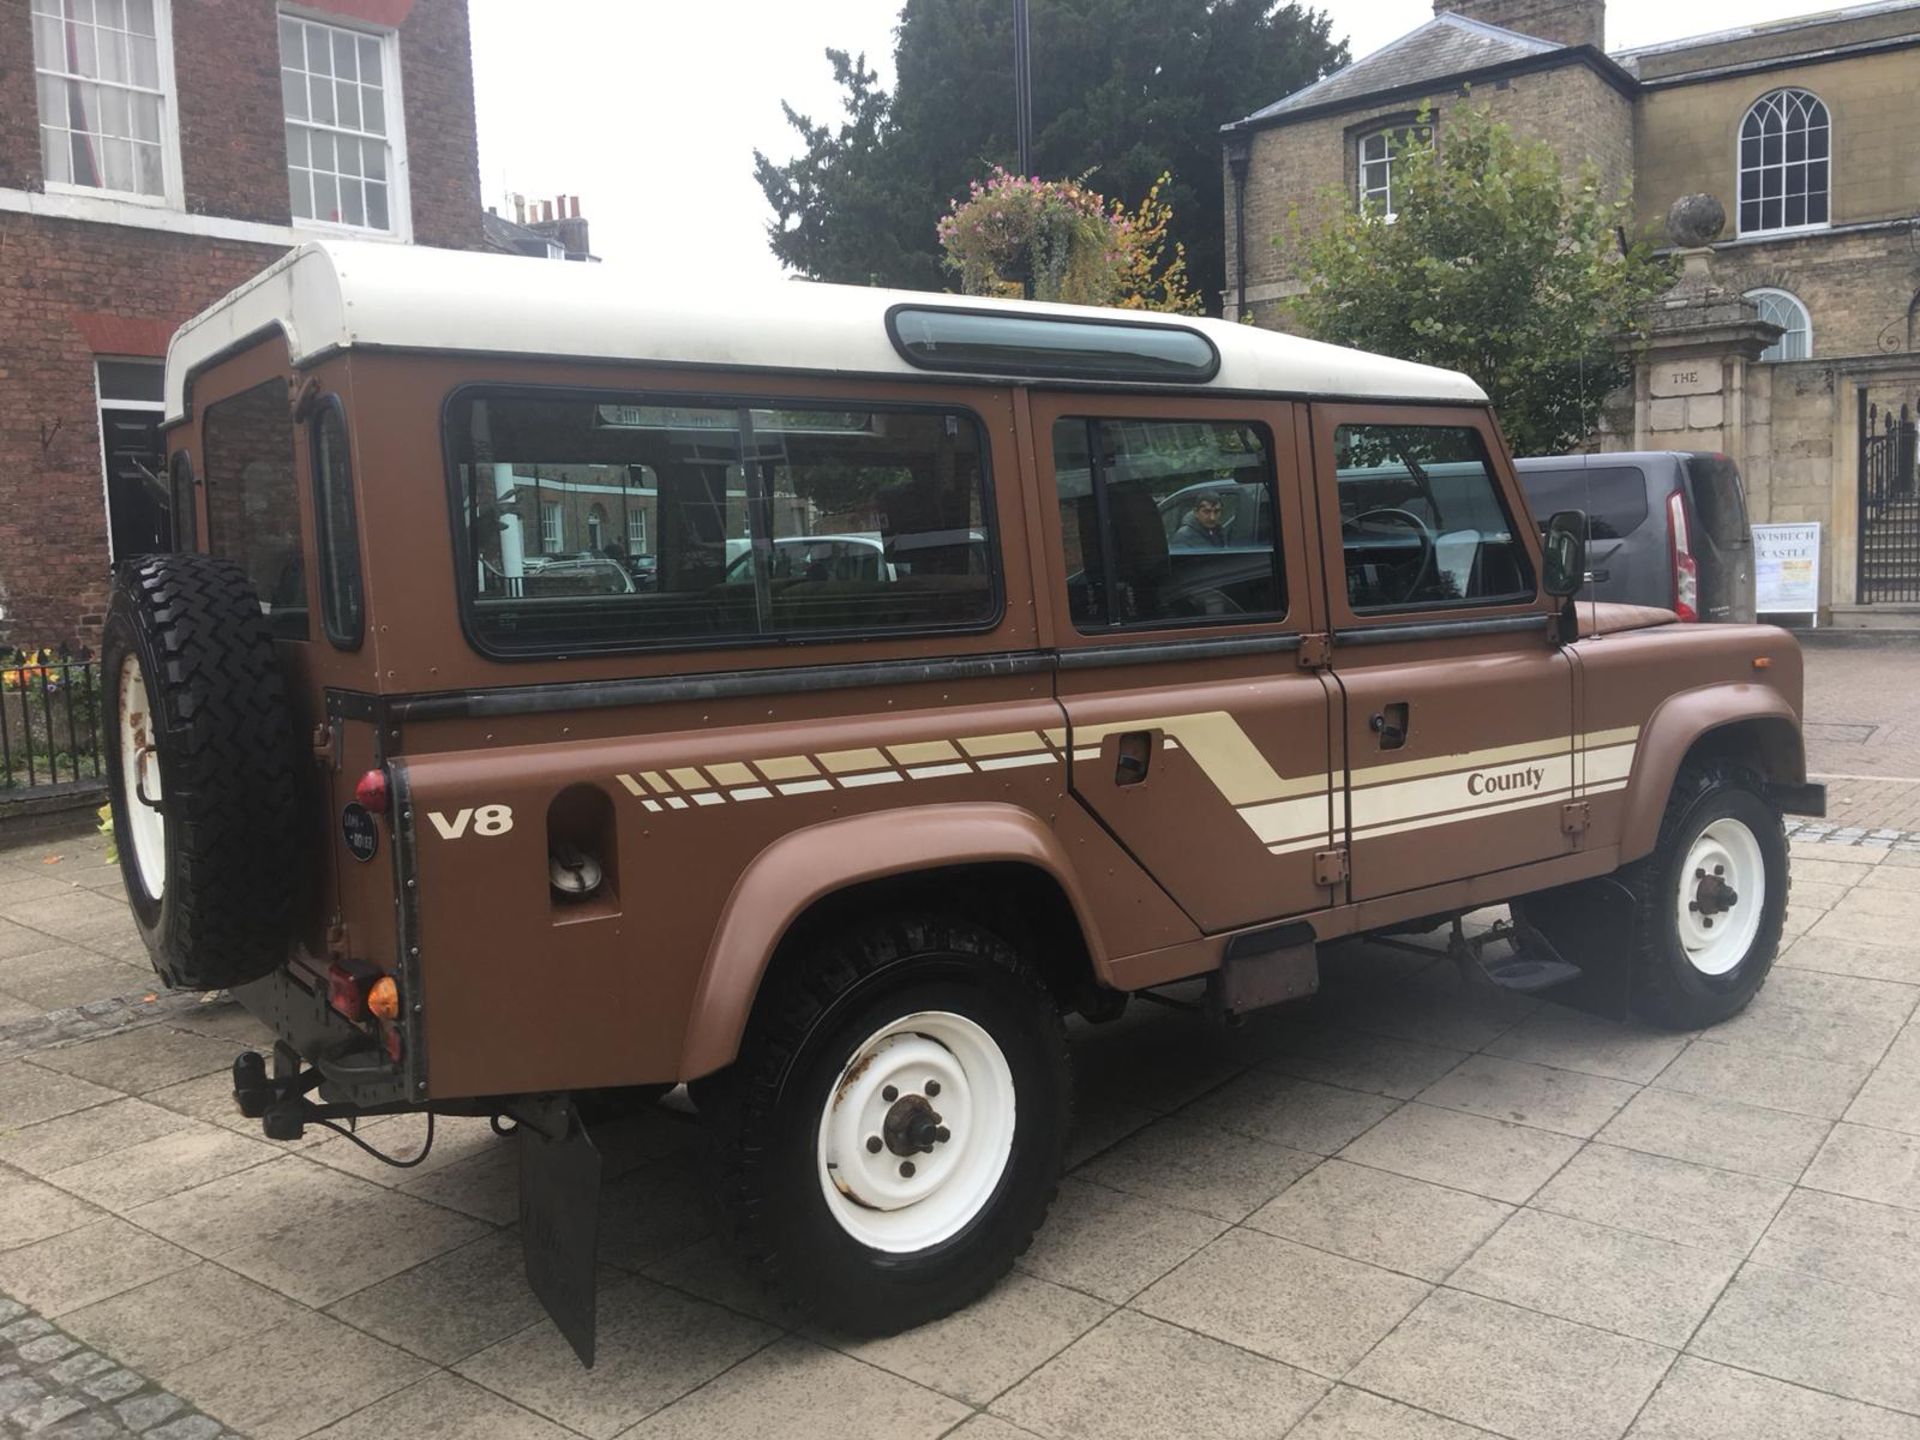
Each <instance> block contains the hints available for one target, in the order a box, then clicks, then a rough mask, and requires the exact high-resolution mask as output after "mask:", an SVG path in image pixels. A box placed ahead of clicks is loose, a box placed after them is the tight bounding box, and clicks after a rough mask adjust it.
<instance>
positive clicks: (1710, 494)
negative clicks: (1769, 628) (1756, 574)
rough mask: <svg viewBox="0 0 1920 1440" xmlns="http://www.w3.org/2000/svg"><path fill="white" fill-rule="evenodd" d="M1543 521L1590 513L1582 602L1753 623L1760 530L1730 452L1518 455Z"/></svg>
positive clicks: (1522, 476) (1523, 481)
mask: <svg viewBox="0 0 1920 1440" xmlns="http://www.w3.org/2000/svg"><path fill="white" fill-rule="evenodd" d="M1514 469H1515V470H1517V471H1518V472H1519V475H1520V488H1521V489H1522V490H1524V491H1525V492H1526V495H1527V503H1528V504H1529V505H1530V506H1531V507H1532V509H1533V513H1534V515H1535V516H1536V517H1539V518H1541V519H1542V520H1544V519H1545V517H1546V516H1548V515H1552V514H1553V513H1555V512H1556V511H1559V510H1581V511H1584V512H1586V516H1587V524H1588V542H1587V574H1588V580H1589V582H1590V583H1589V584H1588V586H1587V588H1586V590H1584V591H1583V592H1582V593H1581V597H1580V598H1582V599H1591V600H1611V601H1619V602H1622V603H1625V604H1630V605H1657V606H1659V607H1661V608H1662V609H1665V610H1672V611H1673V612H1674V613H1676V614H1677V615H1679V617H1680V618H1681V619H1682V620H1718V621H1736V622H1741V623H1750V622H1751V621H1752V620H1753V618H1754V595H1753V532H1752V530H1751V529H1750V528H1749V527H1748V523H1747V496H1746V486H1745V484H1744V483H1743V482H1742V481H1741V479H1740V468H1739V466H1737V465H1735V464H1734V463H1733V461H1732V460H1730V459H1729V458H1728V457H1727V456H1725V455H1715V454H1710V453H1708V452H1706V451H1691V450H1645V451H1628V452H1623V453H1620V454H1614V455H1538V456H1532V457H1529V458H1527V459H1521V460H1515V461H1514Z"/></svg>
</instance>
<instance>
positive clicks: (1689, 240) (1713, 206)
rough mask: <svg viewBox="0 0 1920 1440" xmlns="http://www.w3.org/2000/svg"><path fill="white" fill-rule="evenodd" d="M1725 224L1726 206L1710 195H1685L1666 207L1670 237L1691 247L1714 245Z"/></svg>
mask: <svg viewBox="0 0 1920 1440" xmlns="http://www.w3.org/2000/svg"><path fill="white" fill-rule="evenodd" d="M1726 225H1727V207H1726V206H1724V205H1722V204H1721V203H1720V202H1719V201H1718V200H1716V199H1715V198H1714V197H1713V196H1711V195H1682V196H1681V197H1680V198H1679V199H1678V200H1676V201H1674V202H1673V205H1672V208H1670V209H1669V210H1668V211H1667V238H1668V239H1669V240H1671V241H1672V242H1673V243H1674V244H1676V245H1679V246H1682V247H1684V248H1686V249H1689V250H1692V249H1697V248H1698V247H1700V246H1702V245H1711V244H1712V243H1713V241H1714V239H1715V237H1716V236H1718V235H1719V233H1720V232H1721V231H1722V230H1724V229H1725V228H1726Z"/></svg>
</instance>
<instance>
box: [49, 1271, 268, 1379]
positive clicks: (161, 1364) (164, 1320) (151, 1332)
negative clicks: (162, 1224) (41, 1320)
mask: <svg viewBox="0 0 1920 1440" xmlns="http://www.w3.org/2000/svg"><path fill="white" fill-rule="evenodd" d="M304 1313H306V1312H305V1310H304V1308H303V1307H301V1306H299V1305H296V1304H295V1303H294V1302H293V1301H291V1300H289V1299H287V1298H286V1297H285V1296H284V1295H277V1294H275V1293H274V1292H273V1291H271V1290H269V1289H267V1288H266V1287H265V1286H264V1285H256V1284H254V1282H253V1281H251V1280H248V1279H245V1278H244V1277H242V1276H239V1275H235V1274H234V1273H233V1272H232V1271H231V1270H223V1269H221V1268H220V1267H219V1266H218V1265H214V1264H211V1263H209V1262H207V1261H201V1262H199V1263H198V1264H195V1265H192V1266H189V1267H188V1268H186V1269H184V1270H179V1271H175V1272H173V1273H171V1274H168V1275H165V1276H162V1277H161V1278H160V1279H158V1280H152V1281H149V1282H148V1283H147V1284H145V1285H141V1286H137V1287H135V1288H134V1289H131V1290H124V1291H122V1292H121V1293H120V1294H118V1295H115V1296H114V1297H112V1298H111V1299H108V1300H101V1301H98V1302H96V1303H94V1304H92V1305H88V1306H85V1307H84V1308H82V1309H79V1310H74V1311H70V1312H69V1313H67V1314H66V1315H63V1316H62V1317H61V1322H60V1323H61V1324H62V1325H63V1326H65V1327H66V1328H67V1329H69V1330H71V1331H72V1332H73V1333H74V1334H75V1335H78V1336H79V1337H80V1338H81V1339H83V1340H85V1341H86V1342H87V1343H88V1344H90V1345H92V1346H94V1347H96V1348H97V1349H99V1350H101V1351H104V1352H105V1353H107V1354H109V1355H112V1356H113V1357H114V1358H115V1359H116V1360H118V1361H119V1362H120V1363H121V1364H123V1365H129V1366H131V1367H133V1368H134V1369H135V1370H138V1371H140V1372H141V1373H142V1374H145V1375H151V1376H153V1377H154V1378H156V1379H158V1380H162V1381H171V1380H172V1379H173V1377H174V1376H175V1375H177V1374H178V1373H179V1372H180V1371H181V1370H183V1369H184V1368H185V1367H187V1366H188V1365H191V1364H193V1363H194V1362H195V1361H199V1360H205V1359H207V1358H208V1357H209V1356H212V1355H218V1354H220V1353H221V1352H222V1351H226V1350H230V1349H232V1348H233V1347H234V1346H236V1345H239V1344H241V1343H243V1342H245V1341H249V1340H252V1339H254V1338H256V1337H258V1336H260V1335H264V1334H266V1333H267V1332H269V1331H273V1330H278V1329H279V1328H280V1327H282V1326H284V1325H286V1324H287V1323H288V1322H290V1321H292V1320H295V1319H298V1318H299V1317H300V1316H301V1315H303V1314H304Z"/></svg>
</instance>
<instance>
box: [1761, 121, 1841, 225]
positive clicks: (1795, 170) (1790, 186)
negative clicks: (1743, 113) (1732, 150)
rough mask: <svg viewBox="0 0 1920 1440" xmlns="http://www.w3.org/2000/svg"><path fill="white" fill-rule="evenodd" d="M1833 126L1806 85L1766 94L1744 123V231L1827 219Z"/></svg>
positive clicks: (1825, 220)
mask: <svg viewBox="0 0 1920 1440" xmlns="http://www.w3.org/2000/svg"><path fill="white" fill-rule="evenodd" d="M1831 141H1832V130H1831V127H1830V126H1829V124H1828V121H1827V107H1826V106H1825V105H1823V104H1821V103H1820V101H1819V100H1818V99H1817V98H1816V97H1814V96H1812V95H1810V94H1808V93H1807V92H1806V91H1805V90H1775V91H1773V92H1772V93H1771V94H1768V95H1762V96H1761V97H1760V98H1759V99H1758V100H1756V101H1754V102H1753V108H1752V109H1751V110H1749V111H1747V118H1746V119H1745V121H1743V122H1742V123H1741V126H1740V233H1741V234H1742V235H1757V234H1764V233H1765V232H1767V231H1769V230H1799V229H1804V228H1805V227H1807V226H1810V225H1824V224H1826V223H1827V186H1828V179H1829V175H1828V168H1829V160H1830V156H1831V154H1832V148H1831Z"/></svg>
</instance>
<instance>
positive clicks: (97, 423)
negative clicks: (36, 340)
mask: <svg viewBox="0 0 1920 1440" xmlns="http://www.w3.org/2000/svg"><path fill="white" fill-rule="evenodd" d="M82 188H85V187H82ZM103 362H109V363H114V364H121V365H152V366H155V367H157V368H158V369H159V370H160V372H161V374H162V376H163V377H164V376H165V373H166V366H167V362H166V361H164V360H156V359H154V357H153V356H151V355H96V356H94V357H93V425H94V429H96V430H98V431H99V432H100V513H101V514H102V515H104V516H106V518H107V564H109V565H112V564H113V561H114V554H113V480H112V476H111V475H109V474H108V471H107V427H106V423H105V414H104V412H105V411H106V410H107V408H108V407H109V406H111V407H112V408H113V409H115V410H145V411H148V412H150V413H152V414H157V415H161V416H165V414H166V413H167V402H166V401H165V399H160V400H109V399H107V396H106V392H105V390H103V389H102V388H101V385H100V366H101V364H102V363H103ZM174 533H175V535H176V536H177V535H178V534H179V532H178V531H177V530H176V531H175V532H174Z"/></svg>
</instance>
